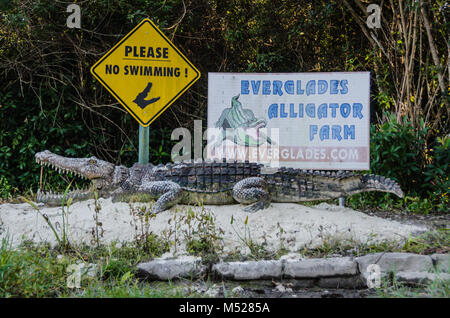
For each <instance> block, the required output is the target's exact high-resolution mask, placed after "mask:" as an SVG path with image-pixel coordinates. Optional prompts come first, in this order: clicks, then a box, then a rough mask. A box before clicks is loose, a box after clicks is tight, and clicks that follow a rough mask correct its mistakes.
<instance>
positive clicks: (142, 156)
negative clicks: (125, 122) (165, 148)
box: [139, 125, 150, 165]
mask: <svg viewBox="0 0 450 318" xmlns="http://www.w3.org/2000/svg"><path fill="white" fill-rule="evenodd" d="M149 132H150V127H149V126H147V127H144V126H142V125H139V163H140V164H142V165H146V164H147V163H148V156H149V145H148V143H149V141H150V140H149Z"/></svg>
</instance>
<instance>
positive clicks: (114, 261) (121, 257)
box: [0, 239, 186, 298]
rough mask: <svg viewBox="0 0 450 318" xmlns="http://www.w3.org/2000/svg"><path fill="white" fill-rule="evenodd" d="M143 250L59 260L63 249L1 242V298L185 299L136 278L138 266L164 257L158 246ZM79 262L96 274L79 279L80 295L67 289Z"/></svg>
mask: <svg viewBox="0 0 450 318" xmlns="http://www.w3.org/2000/svg"><path fill="white" fill-rule="evenodd" d="M155 244H156V243H155ZM161 244H162V243H161ZM147 247H148V246H146V247H144V246H143V245H136V244H135V243H129V244H128V243H127V244H121V245H118V244H114V243H113V244H110V245H108V246H103V245H101V246H98V247H88V246H77V247H73V246H72V247H71V249H69V250H67V249H65V250H64V254H61V253H62V249H59V248H55V247H50V246H49V245H47V244H33V243H30V242H24V243H23V244H22V245H21V246H19V247H18V248H15V249H12V248H11V246H10V244H9V242H8V241H7V240H6V239H4V240H3V241H2V243H1V246H0V297H2V298H3V297H185V296H186V295H184V294H182V293H181V292H179V291H177V290H175V289H173V288H172V287H171V285H170V284H169V283H166V284H165V285H164V284H162V285H159V288H156V289H155V283H148V282H143V281H141V280H140V279H138V278H137V277H136V265H137V264H138V263H139V262H141V261H144V260H147V259H150V258H153V257H156V256H160V255H161V254H162V252H164V251H165V249H164V248H162V247H161V246H157V247H154V249H152V250H148V249H147ZM80 262H84V263H92V264H97V265H98V268H100V271H99V274H98V275H97V276H96V277H95V278H87V277H86V275H83V277H82V280H81V285H80V287H81V288H80V289H76V288H75V289H71V288H68V287H67V279H68V276H69V275H70V273H71V272H70V271H69V272H68V267H69V265H71V264H77V263H80Z"/></svg>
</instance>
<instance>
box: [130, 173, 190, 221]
mask: <svg viewBox="0 0 450 318" xmlns="http://www.w3.org/2000/svg"><path fill="white" fill-rule="evenodd" d="M138 192H145V193H148V194H150V195H151V196H152V197H154V198H155V199H157V200H156V203H155V205H154V206H153V210H152V213H154V214H157V213H159V212H162V211H165V210H167V209H169V208H170V207H172V206H174V205H175V204H177V203H178V202H179V201H180V200H181V198H182V193H183V190H182V189H181V187H180V186H179V185H178V184H177V183H175V182H172V181H154V182H146V183H143V184H142V185H141V186H140V187H139V189H138Z"/></svg>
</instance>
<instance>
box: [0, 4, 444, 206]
mask: <svg viewBox="0 0 450 318" xmlns="http://www.w3.org/2000/svg"><path fill="white" fill-rule="evenodd" d="M73 2H75V3H77V2H78V3H79V4H80V6H81V29H69V28H67V26H66V19H67V16H68V15H69V13H66V8H67V5H68V3H65V2H62V1H54V0H13V1H2V2H0V3H1V5H2V8H0V12H1V14H0V25H1V27H0V81H1V85H0V123H1V124H0V125H1V129H0V188H1V189H0V196H2V197H5V196H7V195H10V194H12V193H14V191H15V189H16V191H18V192H23V191H27V190H28V189H30V188H32V189H37V186H38V183H39V177H40V174H39V172H40V171H39V167H38V166H37V165H35V164H34V159H33V155H34V153H35V152H37V151H40V150H43V149H49V150H51V151H54V152H56V153H60V154H64V155H68V156H88V155H92V154H93V155H96V156H98V157H100V158H103V159H106V160H108V161H111V162H114V163H123V164H130V163H132V162H134V161H136V158H137V135H138V134H137V130H138V124H137V122H136V121H135V120H134V119H133V118H132V117H131V116H129V115H128V114H127V113H126V111H125V110H124V109H123V108H122V107H121V106H120V105H119V104H118V103H117V102H116V100H115V99H114V98H113V97H112V96H111V95H110V94H109V93H108V92H107V91H106V90H105V89H103V87H102V86H101V85H100V84H99V83H98V82H96V80H95V79H94V78H93V77H92V76H91V74H90V72H89V69H90V67H91V66H92V65H93V64H94V63H95V61H97V60H98V58H99V57H100V56H102V55H103V54H104V53H105V52H106V51H107V50H108V49H109V48H110V47H112V46H113V45H114V44H115V43H116V42H117V41H118V40H119V39H120V38H121V37H122V36H123V35H125V34H126V33H127V32H129V30H131V29H132V28H133V27H134V26H135V25H136V24H137V23H138V22H139V21H140V20H141V19H143V18H145V17H149V18H150V19H152V21H154V22H155V23H156V24H157V25H158V26H159V27H160V29H161V30H162V31H163V32H164V33H165V34H166V35H167V36H168V37H169V38H170V39H171V40H172V41H173V42H174V44H175V45H176V46H177V47H178V48H180V49H181V51H182V52H183V53H184V54H185V55H186V56H187V57H188V58H189V60H191V61H192V62H193V64H194V65H196V66H197V67H198V68H199V70H200V72H201V73H202V78H201V79H200V80H199V82H197V83H196V84H195V85H194V86H193V87H192V88H191V89H190V90H189V91H188V92H186V93H185V94H184V95H183V96H182V97H181V98H180V99H179V100H178V101H177V102H176V103H175V104H174V105H173V106H172V107H171V108H169V110H168V111H166V112H165V113H164V114H163V115H162V116H161V117H159V118H158V120H156V121H155V122H154V124H152V126H151V129H150V132H151V138H150V139H151V141H150V146H151V149H152V150H151V157H150V160H151V161H152V162H154V163H158V162H167V161H168V160H170V157H169V155H168V153H170V149H171V145H172V142H171V141H170V131H171V130H172V129H173V128H175V127H180V126H184V127H188V128H192V126H193V120H195V119H203V120H205V119H206V105H207V100H206V96H207V73H208V72H311V71H371V72H372V83H371V84H372V85H371V87H372V96H371V99H372V100H371V106H372V114H371V118H372V120H373V127H372V131H371V137H372V170H373V172H377V173H380V174H383V175H387V176H391V177H393V178H395V179H397V180H398V181H399V182H400V183H401V185H402V187H404V188H405V189H406V191H407V192H408V193H409V194H411V195H419V196H422V197H432V198H433V200H434V199H435V198H436V197H438V196H441V197H442V196H444V197H446V198H447V200H448V197H447V196H448V194H447V192H448V186H449V183H448V175H449V174H450V173H449V168H448V163H449V151H450V150H449V138H448V137H447V135H448V133H449V122H448V114H449V97H448V91H447V89H448V82H449V81H448V79H449V70H448V67H446V65H449V64H448V62H449V60H448V52H449V50H450V49H449V46H448V45H449V44H448V22H447V20H446V16H448V10H449V8H448V5H447V3H446V1H443V0H432V1H413V0H401V1H384V2H383V7H382V21H381V22H382V28H381V29H378V30H376V29H375V30H372V29H368V28H367V27H366V24H365V21H366V18H367V15H368V13H367V11H366V7H367V5H368V4H369V3H370V1H360V0H341V1H336V2H335V1H324V0H317V1H306V0H304V1H303V0H301V1H289V0H242V1H237V0H93V1H73ZM391 114H393V117H392V115H391ZM44 181H45V186H47V187H50V186H52V187H57V186H59V187H62V188H64V185H65V184H67V180H64V179H61V176H59V175H57V174H54V173H52V172H48V171H46V172H45V174H44ZM447 202H448V201H447Z"/></svg>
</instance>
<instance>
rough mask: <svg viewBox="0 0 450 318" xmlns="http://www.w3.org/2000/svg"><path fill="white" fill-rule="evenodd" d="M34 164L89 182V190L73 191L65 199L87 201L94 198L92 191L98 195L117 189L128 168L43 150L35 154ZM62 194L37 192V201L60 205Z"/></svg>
mask: <svg viewBox="0 0 450 318" xmlns="http://www.w3.org/2000/svg"><path fill="white" fill-rule="evenodd" d="M35 158H36V162H37V163H39V164H41V165H44V166H50V167H52V168H53V169H55V170H56V171H58V172H60V173H72V174H75V175H77V176H79V177H81V178H84V179H88V180H90V181H91V185H90V188H89V189H85V190H75V191H71V192H69V193H67V195H66V199H68V198H72V199H79V200H82V199H89V198H93V197H94V190H95V191H97V193H98V194H99V195H102V193H111V192H112V191H114V190H115V189H117V188H119V186H120V184H121V183H122V182H123V181H124V180H125V179H126V178H127V176H128V168H126V167H124V166H116V165H114V164H112V163H110V162H107V161H103V160H100V159H98V158H96V157H90V158H68V157H63V156H60V155H57V154H54V153H52V152H51V151H48V150H45V151H41V152H38V153H36V154H35ZM63 195H64V194H63V193H51V192H50V193H42V192H40V191H38V194H37V201H39V202H46V203H52V202H54V203H55V204H60V203H61V200H62V199H63Z"/></svg>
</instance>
